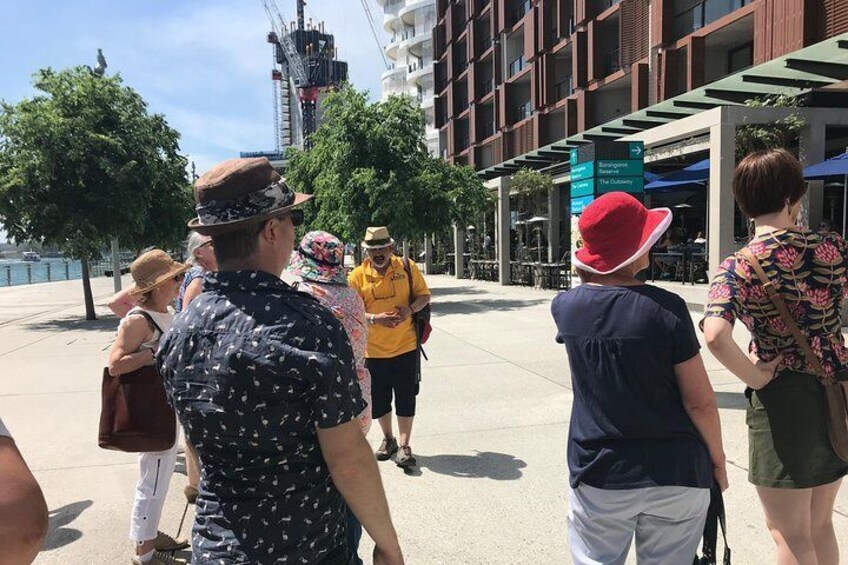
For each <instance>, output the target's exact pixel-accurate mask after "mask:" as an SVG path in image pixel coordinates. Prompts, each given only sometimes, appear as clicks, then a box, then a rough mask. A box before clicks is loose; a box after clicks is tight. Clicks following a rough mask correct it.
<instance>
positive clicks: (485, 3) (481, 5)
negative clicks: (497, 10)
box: [477, 0, 492, 12]
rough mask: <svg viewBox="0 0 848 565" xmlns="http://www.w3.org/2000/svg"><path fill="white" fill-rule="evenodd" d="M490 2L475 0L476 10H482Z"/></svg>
mask: <svg viewBox="0 0 848 565" xmlns="http://www.w3.org/2000/svg"><path fill="white" fill-rule="evenodd" d="M491 3H492V0H477V11H479V12H482V11H483V10H485V9H486V8H487V7H488V6H489V4H491Z"/></svg>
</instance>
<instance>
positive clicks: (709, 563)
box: [694, 484, 731, 565]
mask: <svg viewBox="0 0 848 565" xmlns="http://www.w3.org/2000/svg"><path fill="white" fill-rule="evenodd" d="M719 528H721V537H722V539H723V540H724V555H723V558H722V563H723V565H731V563H730V556H731V551H730V546H729V545H728V544H727V518H726V515H725V512H724V496H722V494H721V488H720V487H719V486H718V485H717V484H714V485H713V487H712V488H711V489H710V506H709V509H708V510H707V520H706V523H705V524H704V541H703V544H702V546H701V554H702V555H701V558H700V559H698V557H697V556H696V557H695V560H694V565H716V563H717V562H718V556H717V555H716V548H717V545H718V530H719Z"/></svg>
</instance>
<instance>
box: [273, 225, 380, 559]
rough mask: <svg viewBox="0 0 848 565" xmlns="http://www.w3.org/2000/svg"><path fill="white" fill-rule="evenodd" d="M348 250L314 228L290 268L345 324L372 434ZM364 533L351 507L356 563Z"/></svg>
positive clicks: (364, 337)
mask: <svg viewBox="0 0 848 565" xmlns="http://www.w3.org/2000/svg"><path fill="white" fill-rule="evenodd" d="M344 251H345V248H344V244H343V243H342V242H341V241H339V240H338V238H336V236H334V235H332V234H329V233H327V232H324V231H311V232H309V233H307V234H306V235H305V236H303V239H302V240H301V241H300V244H299V245H298V246H297V249H295V251H294V253H293V254H292V256H291V259H290V262H289V267H288V268H287V269H286V271H287V272H289V273H291V274H293V275H295V276H297V277H300V279H301V282H299V283H298V285H297V289H298V290H300V291H303V292H307V293H309V294H310V295H312V296H313V297H314V298H316V299H317V300H318V302H320V303H321V304H322V305H323V306H324V307H326V308H327V309H328V310H329V311H330V312H332V313H333V314H334V315H335V316H336V318H338V320H339V321H340V322H341V323H342V326H344V329H345V332H346V333H347V336H348V338H349V339H350V344H351V346H352V347H353V355H354V357H355V359H356V376H357V378H358V380H359V388H360V389H361V390H362V399H363V400H364V401H365V402H366V403H367V404H368V406H367V407H366V408H365V410H363V411H362V413H361V414H360V415H359V424H360V426H361V428H362V433H363V434H364V435H368V430H369V429H371V374H370V373H369V372H368V369H366V368H365V348H366V346H367V344H368V325H367V322H366V321H365V304H363V302H362V299H361V298H360V297H359V294H358V293H357V292H356V291H355V290H354V289H352V288H351V287H349V286H348V284H347V275H346V274H345V268H344ZM361 537H362V524H360V523H359V520H357V519H356V516H355V515H354V514H353V512H351V511H350V508H348V509H347V546H348V550H349V551H350V554H351V555H352V556H353V561H351V563H352V565H362V559H360V558H359V555H358V551H359V540H360V538H361Z"/></svg>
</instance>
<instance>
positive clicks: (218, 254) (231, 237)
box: [212, 220, 267, 265]
mask: <svg viewBox="0 0 848 565" xmlns="http://www.w3.org/2000/svg"><path fill="white" fill-rule="evenodd" d="M266 221H267V220H266ZM264 227H265V222H256V223H253V224H248V225H246V226H245V227H243V228H241V229H238V230H235V231H231V232H227V233H222V234H220V235H213V236H212V249H213V250H214V251H215V259H217V260H218V264H219V265H224V264H226V263H229V262H230V261H234V260H241V259H244V258H245V257H250V256H251V255H253V253H254V251H256V248H257V247H258V246H259V234H260V232H261V231H262V228H264Z"/></svg>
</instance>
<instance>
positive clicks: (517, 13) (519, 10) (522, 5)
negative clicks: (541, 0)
mask: <svg viewBox="0 0 848 565" xmlns="http://www.w3.org/2000/svg"><path fill="white" fill-rule="evenodd" d="M531 5H532V4H531V2H530V0H523V1H521V2H519V3H518V6H516V7H515V9H514V10H513V11H512V17H513V20H512V21H513V25H514V24H517V23H518V22H520V21H521V19H522V18H523V17H524V16H526V15H527V12H529V11H530V7H531Z"/></svg>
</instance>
